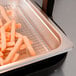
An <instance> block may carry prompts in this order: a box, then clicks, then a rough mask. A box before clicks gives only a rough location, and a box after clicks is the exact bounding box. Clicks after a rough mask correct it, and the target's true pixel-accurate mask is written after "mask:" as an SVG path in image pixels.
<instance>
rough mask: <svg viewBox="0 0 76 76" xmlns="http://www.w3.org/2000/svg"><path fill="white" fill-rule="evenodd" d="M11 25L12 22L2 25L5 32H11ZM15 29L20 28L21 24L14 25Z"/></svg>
mask: <svg viewBox="0 0 76 76" xmlns="http://www.w3.org/2000/svg"><path fill="white" fill-rule="evenodd" d="M11 24H12V21H8V22H7V23H5V24H4V28H5V30H6V31H11ZM15 28H16V29H19V28H21V24H20V23H18V24H15Z"/></svg>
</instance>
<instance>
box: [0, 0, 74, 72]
mask: <svg viewBox="0 0 76 76" xmlns="http://www.w3.org/2000/svg"><path fill="white" fill-rule="evenodd" d="M0 5H2V6H4V7H5V9H12V10H13V11H14V15H13V16H12V17H10V19H12V18H14V19H15V20H16V21H17V22H20V23H21V24H22V27H21V29H19V30H17V31H18V32H19V33H21V34H23V35H25V36H27V37H28V38H29V39H30V40H32V41H33V45H32V46H33V48H34V50H35V51H36V56H33V57H31V56H29V55H26V53H25V50H23V51H21V52H19V53H20V58H19V60H18V61H17V62H14V63H10V64H7V65H3V66H0V73H4V72H7V71H10V70H13V69H16V68H19V67H22V66H26V65H28V64H32V63H35V62H38V61H40V60H43V59H46V58H49V57H52V56H55V55H58V54H61V53H64V52H67V51H68V50H69V49H70V48H72V47H73V44H72V42H71V41H70V40H68V38H67V37H66V36H65V35H64V34H63V33H62V32H61V30H59V29H58V28H57V27H56V26H55V24H54V23H53V22H52V21H51V20H50V22H49V21H48V19H47V18H46V17H45V16H44V15H43V14H42V13H41V12H40V10H39V9H38V8H37V7H35V6H34V5H33V4H32V2H31V1H30V0H0ZM66 43H67V44H68V45H66Z"/></svg>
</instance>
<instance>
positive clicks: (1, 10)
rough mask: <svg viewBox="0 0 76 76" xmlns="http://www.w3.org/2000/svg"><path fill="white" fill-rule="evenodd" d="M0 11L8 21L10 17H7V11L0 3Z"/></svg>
mask: <svg viewBox="0 0 76 76" xmlns="http://www.w3.org/2000/svg"><path fill="white" fill-rule="evenodd" d="M0 12H1V15H2V17H3V18H4V19H5V20H6V21H7V22H8V21H10V19H9V18H8V16H7V13H6V11H5V9H4V7H3V6H1V5H0Z"/></svg>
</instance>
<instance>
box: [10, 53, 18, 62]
mask: <svg viewBox="0 0 76 76" xmlns="http://www.w3.org/2000/svg"><path fill="white" fill-rule="evenodd" d="M18 58H19V54H18V53H16V54H15V56H14V57H13V59H12V60H11V62H16V61H17V60H18Z"/></svg>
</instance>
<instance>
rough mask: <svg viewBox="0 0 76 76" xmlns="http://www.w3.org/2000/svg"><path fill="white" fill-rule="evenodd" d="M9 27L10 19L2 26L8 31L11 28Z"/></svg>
mask: <svg viewBox="0 0 76 76" xmlns="http://www.w3.org/2000/svg"><path fill="white" fill-rule="evenodd" d="M10 27H11V21H8V22H6V23H5V24H4V28H5V30H6V31H10V29H11V28H10Z"/></svg>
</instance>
